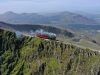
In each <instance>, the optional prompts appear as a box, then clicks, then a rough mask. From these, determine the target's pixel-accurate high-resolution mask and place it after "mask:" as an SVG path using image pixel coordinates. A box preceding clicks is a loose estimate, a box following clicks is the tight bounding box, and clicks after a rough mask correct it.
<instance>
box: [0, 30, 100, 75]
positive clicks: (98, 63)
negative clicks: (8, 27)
mask: <svg viewBox="0 0 100 75" xmlns="http://www.w3.org/2000/svg"><path fill="white" fill-rule="evenodd" d="M5 33H7V34H5ZM9 33H10V32H6V31H3V32H2V33H0V35H3V36H6V37H4V38H2V40H9V39H11V38H12V37H13V36H12V35H8V34H9ZM8 37H9V38H8ZM7 38H8V39H7ZM14 39H15V40H16V38H12V40H14ZM22 40H23V41H22V42H21V43H20V44H18V43H13V41H12V43H13V44H15V45H16V46H17V48H18V49H16V48H15V49H12V47H13V45H12V43H9V42H11V40H10V41H9V42H7V41H6V42H7V43H9V47H10V46H11V45H12V46H11V48H7V50H0V74H2V75H97V74H99V71H100V70H99V67H100V54H99V53H98V52H93V51H91V50H89V49H82V48H78V47H76V46H73V45H71V44H63V43H61V42H57V41H50V40H48V41H47V40H43V39H39V38H29V37H25V38H23V39H22ZM16 41H17V40H16ZM17 42H18V41H17ZM3 45H5V46H7V44H5V43H4V44H3ZM11 49H12V50H11ZM91 70H92V71H91Z"/></svg>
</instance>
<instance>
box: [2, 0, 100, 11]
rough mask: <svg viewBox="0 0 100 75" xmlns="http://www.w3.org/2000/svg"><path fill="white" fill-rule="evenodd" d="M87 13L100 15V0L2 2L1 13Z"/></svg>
mask: <svg viewBox="0 0 100 75" xmlns="http://www.w3.org/2000/svg"><path fill="white" fill-rule="evenodd" d="M7 11H13V12H17V13H23V12H26V13H32V12H34V13H43V12H45V13H47V12H61V11H71V12H87V13H100V0H0V13H4V12H7Z"/></svg>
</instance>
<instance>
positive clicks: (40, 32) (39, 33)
mask: <svg viewBox="0 0 100 75" xmlns="http://www.w3.org/2000/svg"><path fill="white" fill-rule="evenodd" d="M36 36H37V37H39V38H43V39H50V40H56V34H54V33H51V32H45V31H44V30H42V29H41V30H37V31H36Z"/></svg>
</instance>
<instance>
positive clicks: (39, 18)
mask: <svg viewBox="0 0 100 75" xmlns="http://www.w3.org/2000/svg"><path fill="white" fill-rule="evenodd" d="M0 21H4V22H7V23H11V24H13V23H14V24H60V25H66V24H88V25H95V24H98V23H96V22H95V21H94V20H92V19H90V18H87V17H84V16H83V15H80V14H76V13H71V12H58V13H51V14H50V13H49V14H44V15H43V14H38V13H21V14H18V13H14V12H6V13H4V14H1V15H0Z"/></svg>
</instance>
